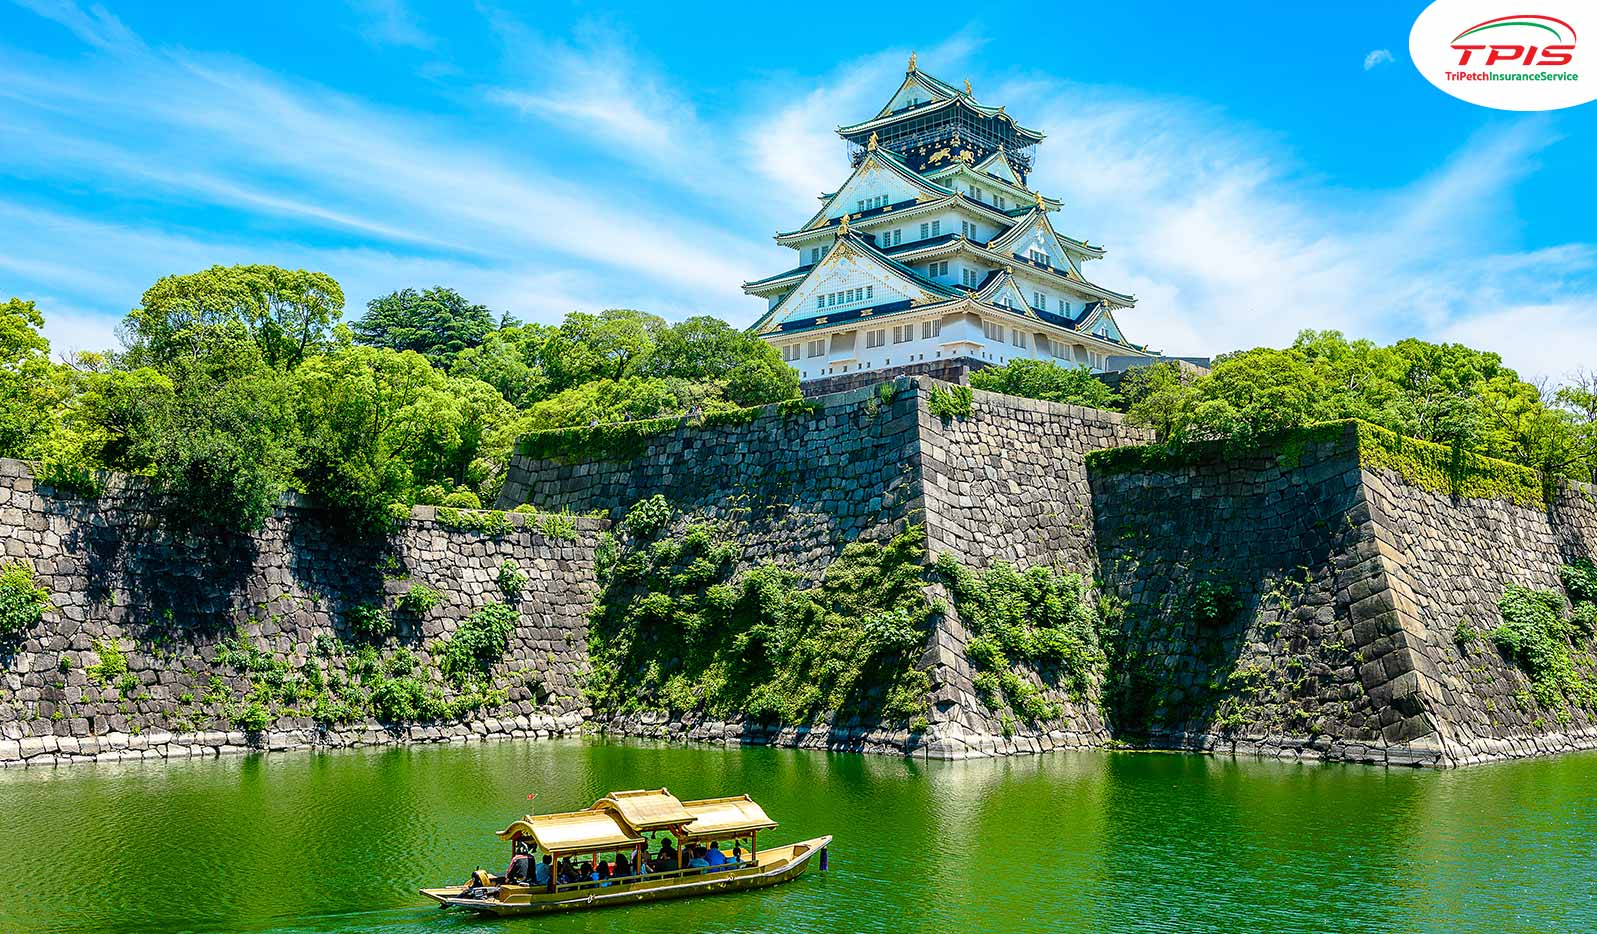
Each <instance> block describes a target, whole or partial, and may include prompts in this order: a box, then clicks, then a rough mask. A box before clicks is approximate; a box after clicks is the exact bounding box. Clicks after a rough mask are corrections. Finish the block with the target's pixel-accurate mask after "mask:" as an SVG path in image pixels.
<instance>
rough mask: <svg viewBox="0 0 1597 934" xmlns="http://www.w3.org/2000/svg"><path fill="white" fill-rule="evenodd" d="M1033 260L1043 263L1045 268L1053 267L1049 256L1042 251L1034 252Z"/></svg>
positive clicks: (1032, 252) (1032, 253) (1032, 254)
mask: <svg viewBox="0 0 1597 934" xmlns="http://www.w3.org/2000/svg"><path fill="white" fill-rule="evenodd" d="M1031 258H1032V259H1033V260H1035V261H1036V262H1039V263H1042V264H1043V265H1044V266H1050V265H1052V263H1051V262H1050V258H1049V256H1048V254H1047V253H1044V252H1043V251H1042V250H1032V251H1031Z"/></svg>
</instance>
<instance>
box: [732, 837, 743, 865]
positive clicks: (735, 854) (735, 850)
mask: <svg viewBox="0 0 1597 934" xmlns="http://www.w3.org/2000/svg"><path fill="white" fill-rule="evenodd" d="M732 862H734V863H741V862H743V844H741V843H736V842H734V843H733V844H732Z"/></svg>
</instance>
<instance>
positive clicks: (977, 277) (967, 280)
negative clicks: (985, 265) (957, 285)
mask: <svg viewBox="0 0 1597 934" xmlns="http://www.w3.org/2000/svg"><path fill="white" fill-rule="evenodd" d="M959 273H960V276H959V277H960V281H961V282H963V283H964V284H965V286H966V287H967V288H972V289H974V288H975V287H976V285H977V284H978V283H979V282H981V270H979V269H961V270H960V271H959Z"/></svg>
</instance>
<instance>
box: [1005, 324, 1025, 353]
mask: <svg viewBox="0 0 1597 934" xmlns="http://www.w3.org/2000/svg"><path fill="white" fill-rule="evenodd" d="M1009 342H1010V343H1011V344H1014V345H1015V346H1016V347H1019V348H1021V349H1022V350H1024V349H1025V348H1026V333H1025V332H1024V331H1021V330H1019V329H1016V330H1013V331H1010V332H1009Z"/></svg>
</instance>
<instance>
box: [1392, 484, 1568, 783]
mask: <svg viewBox="0 0 1597 934" xmlns="http://www.w3.org/2000/svg"><path fill="white" fill-rule="evenodd" d="M1364 488H1365V495H1366V498H1367V500H1368V502H1369V505H1370V511H1371V514H1372V517H1373V520H1374V523H1375V529H1374V531H1375V542H1374V545H1375V547H1376V548H1377V549H1378V551H1379V554H1380V557H1381V560H1382V563H1383V565H1384V568H1385V572H1386V577H1387V581H1388V587H1389V589H1388V594H1387V596H1388V597H1389V599H1390V602H1391V604H1392V612H1393V613H1394V614H1395V615H1396V617H1397V618H1398V620H1399V621H1400V623H1401V626H1402V637H1403V641H1404V642H1405V643H1406V645H1407V648H1408V650H1409V657H1410V659H1411V666H1412V669H1413V672H1414V676H1413V682H1414V685H1415V697H1416V698H1417V699H1418V701H1419V702H1420V704H1421V706H1422V707H1423V710H1424V712H1425V714H1426V716H1427V717H1428V718H1429V720H1430V723H1431V725H1432V727H1433V729H1434V735H1435V741H1436V743H1437V745H1438V747H1439V751H1440V754H1441V756H1442V757H1443V759H1444V760H1446V761H1447V762H1448V763H1450V764H1461V763H1468V762H1477V761H1483V760H1487V759H1501V758H1517V757H1521V756H1529V755H1536V754H1540V753H1548V752H1560V751H1564V750H1569V749H1577V748H1590V747H1594V746H1597V718H1594V716H1593V713H1592V711H1590V710H1586V709H1582V708H1579V707H1575V706H1569V707H1565V708H1559V709H1553V710H1549V709H1546V708H1543V707H1542V706H1540V705H1539V704H1537V703H1536V701H1535V700H1534V699H1533V698H1532V697H1531V696H1530V693H1529V688H1530V681H1529V679H1528V678H1527V677H1526V676H1525V674H1524V672H1522V671H1521V670H1520V669H1519V668H1518V667H1517V666H1516V665H1514V664H1513V663H1512V662H1511V661H1509V660H1507V659H1505V658H1504V657H1503V655H1502V653H1500V652H1499V651H1498V650H1497V649H1496V648H1495V647H1494V646H1493V645H1492V644H1491V642H1490V640H1489V639H1488V638H1486V637H1485V635H1484V634H1485V633H1488V632H1490V631H1491V630H1493V629H1495V628H1497V626H1498V625H1499V623H1500V622H1501V621H1502V615H1501V613H1500V612H1499V610H1498V607H1497V600H1498V598H1499V597H1500V596H1501V595H1502V593H1503V591H1504V589H1505V588H1506V587H1507V586H1508V585H1509V584H1519V585H1521V586H1526V587H1535V588H1540V589H1545V590H1555V591H1557V590H1560V589H1561V584H1560V582H1559V576H1558V571H1559V568H1560V567H1561V566H1562V565H1564V564H1568V563H1571V562H1573V561H1576V560H1578V559H1581V558H1584V559H1586V560H1592V559H1593V558H1597V547H1594V546H1597V506H1594V505H1593V502H1594V497H1593V491H1592V489H1591V488H1590V487H1589V486H1586V485H1584V484H1577V485H1571V486H1567V487H1563V488H1561V489H1560V490H1558V491H1557V493H1556V495H1555V496H1554V497H1553V499H1552V502H1551V504H1550V506H1549V507H1547V508H1543V507H1539V506H1538V507H1531V506H1523V505H1519V504H1517V503H1513V502H1509V501H1506V500H1493V499H1461V498H1458V497H1452V496H1447V495H1444V494H1441V493H1435V492H1431V491H1429V490H1423V489H1419V488H1416V487H1414V486H1412V485H1409V484H1407V483H1404V482H1403V480H1402V478H1400V477H1398V476H1397V475H1396V474H1393V473H1392V472H1390V471H1387V470H1372V471H1366V472H1365V474H1364ZM1465 622H1468V623H1469V625H1470V627H1471V628H1473V629H1474V630H1475V631H1476V632H1479V633H1481V634H1482V635H1481V637H1479V638H1476V639H1474V640H1470V641H1464V642H1460V641H1459V640H1458V639H1456V638H1455V634H1456V633H1457V632H1458V629H1459V625H1460V624H1461V623H1465ZM1592 649H1593V647H1592V646H1591V645H1586V646H1585V647H1584V651H1579V652H1577V653H1576V659H1575V660H1576V666H1577V669H1580V670H1581V674H1583V675H1584V676H1586V677H1588V678H1592V677H1597V670H1594V669H1597V659H1594V658H1593V653H1592Z"/></svg>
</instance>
